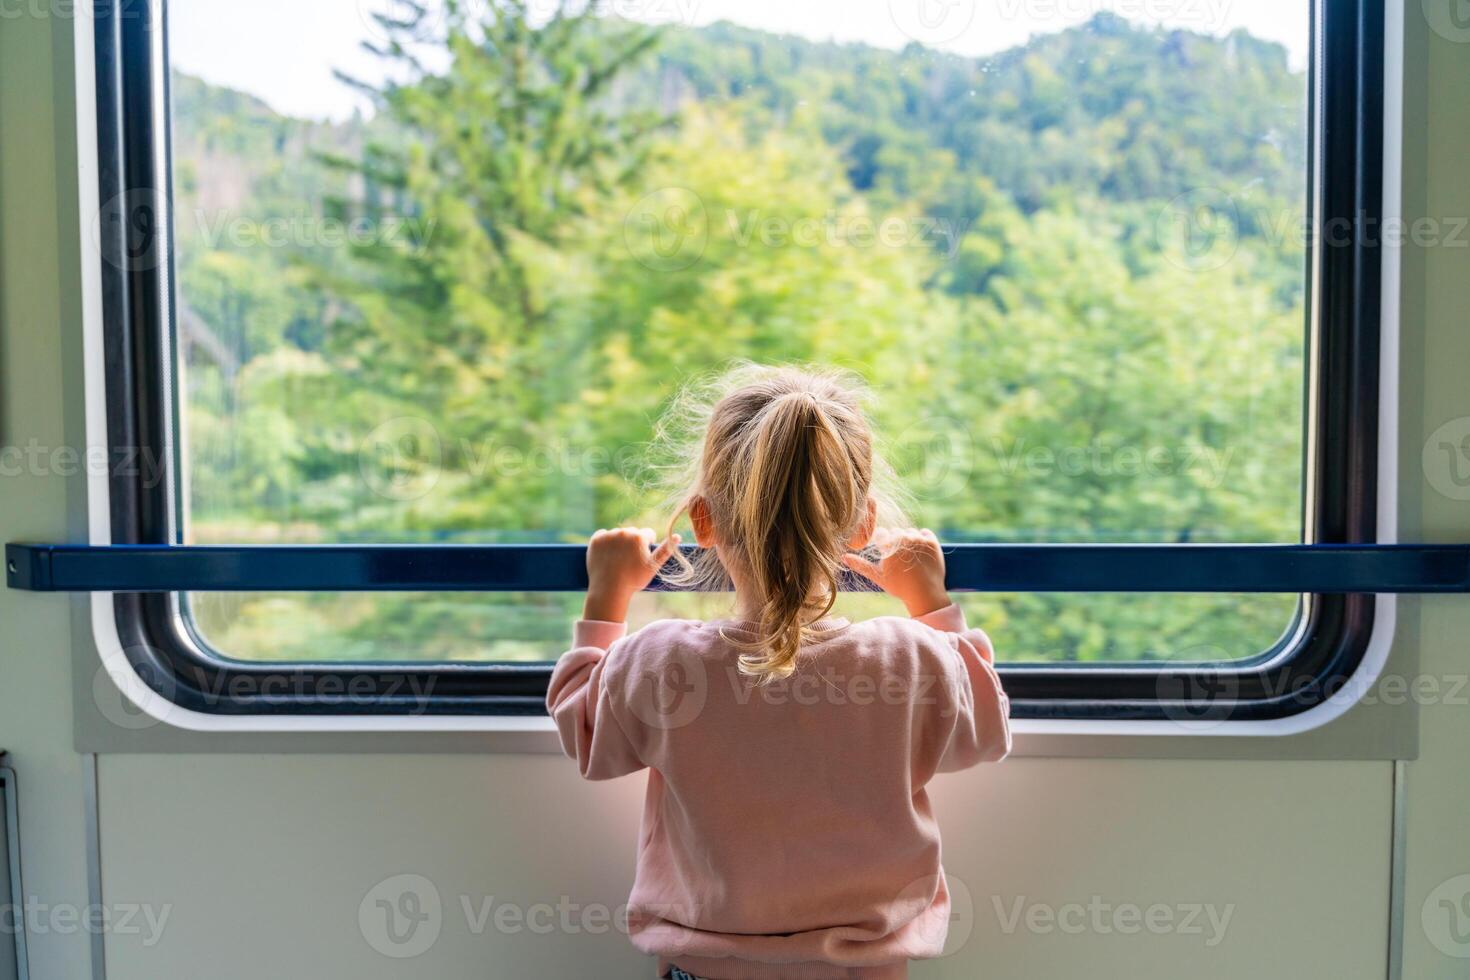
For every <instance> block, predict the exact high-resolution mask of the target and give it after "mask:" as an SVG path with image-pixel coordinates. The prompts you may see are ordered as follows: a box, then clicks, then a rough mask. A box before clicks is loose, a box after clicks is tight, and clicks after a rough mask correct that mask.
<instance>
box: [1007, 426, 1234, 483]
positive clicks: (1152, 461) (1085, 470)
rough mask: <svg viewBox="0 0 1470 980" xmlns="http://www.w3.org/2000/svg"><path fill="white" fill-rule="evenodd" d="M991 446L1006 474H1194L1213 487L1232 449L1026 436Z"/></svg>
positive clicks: (1222, 474) (1221, 476) (1227, 468)
mask: <svg viewBox="0 0 1470 980" xmlns="http://www.w3.org/2000/svg"><path fill="white" fill-rule="evenodd" d="M990 448H991V450H992V452H993V453H994V455H995V458H996V461H997V463H998V465H999V467H1000V471H1001V472H1002V473H1004V474H1005V475H1007V476H1017V475H1023V476H1041V477H1048V476H1053V475H1058V476H1065V477H1077V476H1084V475H1091V476H1103V477H1134V476H1147V477H1165V476H1180V475H1187V476H1193V477H1195V478H1196V479H1197V481H1198V484H1199V485H1200V486H1203V487H1205V488H1207V489H1211V490H1213V489H1216V488H1218V487H1221V486H1223V485H1224V483H1225V477H1226V475H1227V474H1228V473H1229V471H1230V464H1231V461H1232V460H1233V459H1234V457H1235V450H1234V448H1226V449H1223V450H1222V449H1216V448H1215V447H1213V446H1202V445H1195V446H1162V445H1152V446H1137V445H1128V444H1123V445H1113V444H1110V443H1107V442H1103V441H1101V440H1096V441H1093V442H1090V443H1088V444H1086V445H1080V446H1061V447H1053V446H1033V445H1031V444H1030V443H1029V442H1028V441H1027V440H1025V439H1017V440H1014V441H1012V442H1009V443H1007V442H1006V441H1004V440H1002V439H992V440H991V442H990Z"/></svg>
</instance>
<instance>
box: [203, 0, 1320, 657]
mask: <svg viewBox="0 0 1470 980" xmlns="http://www.w3.org/2000/svg"><path fill="white" fill-rule="evenodd" d="M491 12H492V15H493V17H492V19H486V20H470V19H462V18H460V17H457V16H451V17H450V19H449V22H448V29H447V31H446V32H445V35H444V36H443V37H442V38H438V39H437V40H434V41H431V42H429V43H428V44H427V45H425V44H421V43H414V42H410V40H409V39H410V38H411V37H412V36H413V31H414V30H415V28H414V25H412V24H401V25H394V24H391V23H386V22H385V23H384V25H383V26H384V28H385V30H386V31H387V32H388V35H389V36H390V37H394V38H397V39H398V40H396V41H390V42H388V43H385V44H384V45H383V47H382V48H381V53H382V55H383V57H384V58H385V60H386V61H387V62H388V63H389V65H390V70H389V71H388V72H386V77H388V78H391V79H397V80H398V81H396V82H390V83H383V84H378V85H365V84H363V83H362V82H358V81H354V80H350V79H344V84H354V85H357V86H359V87H360V88H362V89H363V90H364V91H367V92H369V93H370V95H371V96H372V98H373V101H374V104H375V106H376V111H375V113H374V114H373V115H372V117H371V118H360V119H354V120H352V121H350V122H346V123H343V124H339V125H330V124H322V123H310V122H305V121H301V120H295V119H290V118H286V117H282V116H279V115H277V114H276V113H274V112H272V111H271V110H270V109H268V108H267V107H266V106H264V105H263V104H261V103H259V102H258V101H256V100H253V99H251V98H250V97H248V96H245V95H243V94H240V93H235V92H230V91H225V90H221V89H218V88H213V87H211V86H208V85H206V84H204V83H202V82H200V81H198V80H196V79H192V78H188V77H186V76H176V78H175V82H174V118H175V127H176V135H175V154H176V159H177V164H176V174H177V177H176V197H177V200H178V215H179V217H178V220H177V225H178V238H179V283H180V286H179V292H180V299H181V334H182V337H183V358H184V361H185V364H186V376H187V399H188V411H187V416H186V423H187V439H188V448H189V465H188V476H189V480H190V497H191V522H192V523H191V530H190V533H191V535H192V536H193V538H194V539H196V540H200V541H238V540H248V541H260V540H308V541H317V540H340V539H351V540H421V539H428V540H457V541H512V540H544V541H551V540H577V539H579V538H580V537H581V536H583V535H585V534H586V533H587V532H588V531H590V530H592V529H594V528H596V527H598V526H601V525H607V524H612V523H618V522H623V521H627V520H631V519H637V520H641V521H644V522H649V523H660V524H661V523H662V521H661V520H660V503H661V498H660V496H659V493H658V488H657V487H656V486H654V485H653V481H652V480H651V478H650V477H651V474H652V468H651V467H650V465H649V462H650V461H649V459H648V452H647V445H646V444H647V442H648V440H649V438H650V433H651V431H652V426H653V424H654V421H655V420H656V419H657V417H658V416H659V414H660V412H661V411H662V410H663V408H664V407H665V406H666V405H667V404H668V401H669V399H670V397H671V396H672V395H673V393H674V392H675V391H676V390H677V388H678V387H679V385H680V384H682V383H684V382H686V381H688V380H689V379H691V378H692V377H695V376H698V375H700V374H702V373H705V372H709V371H711V370H717V369H719V368H720V367H721V366H722V365H724V364H726V363H728V362H729V361H730V360H731V359H733V358H739V357H744V358H750V359H754V360H757V361H763V362H775V361H781V362H785V361H803V362H822V363H835V364H839V365H842V366H845V367H848V368H851V369H854V370H856V371H858V372H860V373H861V374H863V375H864V376H865V377H866V378H868V379H869V381H870V382H871V383H872V384H873V385H874V387H875V389H876V391H877V394H878V399H879V400H878V404H877V409H876V416H877V420H878V422H879V425H880V427H881V429H882V430H883V431H884V433H885V434H886V436H887V439H888V442H889V454H890V457H891V458H892V461H893V463H894V465H895V467H896V468H897V469H898V470H899V473H900V475H901V477H903V478H904V481H905V482H906V483H907V485H908V486H909V488H910V490H911V492H912V496H913V499H912V501H911V502H910V509H911V511H912V513H913V516H914V518H915V519H916V520H917V521H919V522H921V523H924V524H927V525H929V526H932V527H934V528H935V529H936V530H941V531H942V535H943V536H944V537H947V538H949V539H951V540H966V539H969V540H996V539H1006V540H1015V539H1019V540H1066V541H1093V540H1117V541H1242V540H1249V541H1256V540H1291V539H1293V538H1295V537H1296V536H1297V535H1298V533H1299V525H1300V516H1299V512H1300V499H1301V497H1300V487H1299V483H1300V467H1301V463H1300V461H1301V455H1302V453H1301V428H1302V426H1301V403H1302V376H1303V350H1302V335H1303V329H1302V324H1303V319H1304V314H1303V309H1302V294H1303V288H1302V283H1303V274H1302V262H1303V256H1302V250H1301V247H1300V242H1299V241H1293V240H1291V238H1290V236H1289V235H1283V234H1282V233H1281V230H1282V229H1283V228H1290V227H1293V222H1296V223H1297V225H1299V223H1300V220H1301V217H1300V216H1301V213H1302V202H1303V198H1304V181H1303V175H1304V173H1305V165H1304V161H1303V158H1302V152H1303V151H1302V147H1303V145H1304V140H1303V116H1304V112H1305V89H1304V80H1303V78H1302V77H1301V75H1300V74H1296V73H1292V72H1291V71H1289V70H1288V66H1287V64H1286V58H1285V54H1284V52H1283V51H1282V49H1281V48H1279V47H1278V46H1275V45H1272V44H1268V43H1265V42H1262V41H1259V40H1256V39H1254V38H1252V37H1250V36H1248V35H1246V34H1244V33H1239V32H1237V33H1236V34H1232V35H1231V36H1229V37H1228V38H1225V39H1223V40H1221V39H1213V38H1208V37H1203V36H1199V35H1194V34H1190V33H1187V32H1166V31H1161V30H1145V29H1140V28H1136V27H1133V26H1130V25H1129V24H1128V23H1126V22H1124V21H1122V20H1120V19H1118V18H1115V17H1111V16H1106V15H1104V16H1099V17H1098V18H1096V19H1094V20H1093V21H1091V22H1090V23H1089V24H1087V25H1086V26H1084V27H1081V28H1077V29H1073V30H1068V31H1063V32H1061V33H1059V34H1054V35H1048V36H1042V37H1039V38H1037V39H1035V40H1034V41H1032V42H1031V43H1030V44H1028V45H1026V46H1025V47H1023V48H1019V49H1016V50H1013V51H1009V52H1005V53H1003V54H1000V55H998V56H995V57H993V58H989V59H984V60H976V59H966V58H959V57H956V56H951V55H946V54H940V53H937V52H934V51H931V50H928V49H925V48H922V47H919V46H917V45H914V46H910V47H909V48H907V49H905V50H903V51H900V52H891V51H884V50H878V49H872V48H865V47H860V46H851V45H847V46H840V45H833V44H817V43H812V42H808V41H804V40H799V39H794V38H787V37H776V36H772V35H769V34H763V33H760V32H756V31H751V30H747V29H743V28H738V27H734V26H731V25H727V24H719V25H715V26H712V27H709V28H705V29H700V30H678V29H663V30H653V29H648V28H644V27H640V26H635V25H630V24H625V23H620V22H614V21H610V20H606V19H600V18H597V17H593V16H588V15H575V14H565V15H563V16H560V17H556V18H553V19H552V20H551V21H550V22H549V23H546V24H543V25H541V26H538V27H532V26H531V25H530V24H529V23H528V22H527V18H526V16H525V15H524V13H523V11H522V10H521V9H520V8H519V7H517V6H516V5H515V4H513V3H507V4H502V5H492V7H491ZM425 47H431V48H434V49H436V58H435V59H433V63H436V64H437V63H439V62H440V61H442V62H443V64H444V67H443V68H442V69H438V70H433V71H428V70H425V69H423V68H422V64H424V63H426V62H427V61H428V60H429V59H424V58H423V52H424V48H425ZM272 219H275V222H276V224H274V225H271V224H270V223H269V222H270V221H271V220H272ZM578 601H579V599H578V598H577V597H572V596H544V595H542V596H499V597H496V596H490V597H487V596H456V595H440V596H430V597H394V596H357V597H336V596H305V597H303V596H277V597H271V596H248V597H246V596H223V597H221V596H212V597H211V596H200V597H195V600H194V607H195V611H196V614H197V616H198V617H199V619H200V621H201V625H202V626H203V629H204V631H205V633H206V635H208V636H209V637H210V638H211V639H212V640H213V641H215V642H216V643H217V644H218V645H219V646H220V647H221V648H222V649H224V650H226V651H227V652H229V653H231V654H233V655H236V656H243V657H252V658H255V657H275V658H298V657H310V658H340V659H355V658H367V659H423V658H456V659H473V658H487V657H488V658H524V657H532V658H534V657H544V656H550V655H554V654H555V653H556V652H557V650H558V647H559V644H560V643H561V642H562V640H563V638H564V637H565V635H566V630H567V625H566V624H567V619H568V618H569V616H570V615H571V614H572V611H573V610H574V609H575V608H576V604H577V602H578ZM720 601H721V600H719V599H718V598H714V597H702V598H701V597H672V598H670V597H665V598H662V599H654V598H652V597H649V598H648V599H647V600H646V601H645V603H644V605H643V608H642V609H641V610H640V615H644V616H652V615H660V614H670V613H671V612H672V613H677V614H686V613H689V614H697V613H709V612H711V611H712V610H715V609H716V608H717V606H718V604H719V602H720ZM845 603H846V605H847V606H848V608H849V609H850V610H851V611H852V612H854V613H856V614H860V615H865V614H869V613H872V612H875V611H884V612H886V611H891V610H890V609H889V607H888V606H887V605H886V600H884V599H881V598H876V597H854V598H850V599H848V600H845ZM966 603H967V605H968V607H969V608H970V609H971V615H972V617H973V618H974V619H975V620H976V621H978V622H981V623H983V624H984V625H986V626H987V627H988V628H990V629H992V631H993V632H994V634H995V635H996V637H997V645H998V647H999V648H1000V649H1001V651H1002V656H1008V657H1010V658H1012V659H1026V660H1037V659H1040V660H1109V659H1112V660H1117V659H1139V658H1174V659H1199V658H1205V659H1214V658H1237V657H1245V656H1250V655H1253V654H1254V653H1256V652H1258V651H1259V650H1261V649H1264V648H1265V647H1266V646H1268V645H1269V644H1270V643H1271V642H1272V641H1274V640H1275V639H1276V637H1277V636H1278V635H1279V634H1280V632H1281V631H1282V630H1283V629H1284V628H1285V627H1286V625H1287V623H1288V621H1289V619H1290V616H1291V611H1292V609H1293V600H1291V599H1290V598H1288V597H1265V598H1251V599H1238V598H1235V597H1184V598H1177V599H1169V600H1167V601H1152V600H1144V599H1139V598H1137V597H1116V596H1093V597H1059V596H986V597H972V598H969V599H967V600H966Z"/></svg>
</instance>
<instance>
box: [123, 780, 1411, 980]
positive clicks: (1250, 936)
mask: <svg viewBox="0 0 1470 980" xmlns="http://www.w3.org/2000/svg"><path fill="white" fill-rule="evenodd" d="M771 764H772V765H780V760H779V759H773V760H771ZM1391 779H1392V763H1384V762H1360V763H1353V762H1338V763H1310V762H1283V763H1257V762H1250V763H1247V762H1234V763H1230V762H1226V763H1209V764H1203V765H1202V764H1199V763H1195V762H1183V761H1180V762H1142V761H1123V760H1117V761H1113V760H1109V761H1081V760H1078V761H1067V760H1021V761H1017V762H1013V763H1006V764H1004V765H1001V766H995V767H991V768H989V769H981V770H977V771H974V772H971V773H965V774H958V775H954V776H947V777H942V778H941V779H940V780H939V781H938V782H937V783H936V792H935V796H936V801H937V807H938V810H939V813H940V817H941V820H942V821H943V826H944V828H945V864H946V866H947V867H948V870H949V873H950V875H951V877H952V879H953V881H954V885H953V887H954V889H955V891H956V893H957V894H958V895H959V896H961V897H960V898H959V899H958V900H957V901H956V904H955V917H954V919H953V921H952V923H951V927H950V928H951V936H952V940H953V941H954V942H953V943H952V955H950V956H949V957H947V958H946V959H944V960H942V961H939V962H936V963H930V964H924V965H922V966H919V967H916V968H915V970H914V971H913V975H914V976H915V977H916V978H940V977H947V978H954V980H971V978H974V977H977V976H983V977H985V978H987V980H1036V978H1041V977H1047V978H1050V977H1056V978H1064V977H1104V978H1112V977H1118V978H1123V977H1127V978H1130V980H1178V978H1180V977H1185V976H1187V977H1189V978H1191V980H1208V978H1219V980H1241V978H1243V977H1259V978H1278V977H1279V978H1283V980H1287V978H1297V977H1331V978H1333V980H1359V978H1361V980H1370V978H1371V980H1381V978H1382V977H1383V976H1384V964H1385V962H1386V957H1387V937H1388V929H1387V911H1388V881H1389V865H1388V860H1389V852H1388V848H1387V846H1386V844H1387V841H1388V839H1389V836H1390V835H1389V824H1390V820H1391V812H1390V801H1391V786H1390V783H1391ZM99 782H100V798H101V812H102V827H103V835H102V854H103V880H104V881H105V882H106V883H107V892H108V896H109V900H110V901H127V902H136V903H144V904H145V905H151V906H154V907H158V908H164V907H168V906H172V912H171V915H170V917H169V919H168V920H167V923H166V927H165V929H164V930H163V933H162V939H161V941H159V942H157V943H155V944H153V945H151V946H150V945H149V943H148V939H149V936H148V935H147V934H146V933H145V934H141V935H133V936H126V937H123V936H115V937H111V938H110V940H109V944H108V957H107V959H108V976H109V978H110V980H160V978H184V977H192V976H195V975H197V973H196V971H197V969H198V966H199V964H201V963H209V964H211V966H210V970H209V975H210V978H211V980H258V978H260V977H266V976H269V977H282V978H286V977H292V978H298V977H299V978H307V977H310V978H313V980H331V978H342V980H348V978H351V980H374V978H384V980H388V978H399V977H403V976H410V975H411V976H416V977H425V978H435V980H447V978H461V977H463V978H471V977H474V978H494V980H523V978H531V977H556V978H570V977H578V976H586V977H598V978H605V980H625V978H626V980H634V978H643V977H651V976H652V975H653V971H652V969H651V966H650V963H649V961H648V960H646V959H644V958H643V957H640V956H639V955H637V954H635V953H634V952H633V951H632V949H631V948H630V947H629V945H628V943H627V940H626V939H625V938H624V937H623V936H621V935H620V934H618V933H617V932H615V931H613V930H612V929H610V928H609V927H607V926H606V924H605V921H606V920H605V918H603V917H602V916H605V915H607V914H609V913H610V912H611V911H612V910H615V909H616V908H617V907H618V906H620V905H621V904H622V903H623V902H624V901H626V898H627V890H628V885H629V883H630V881H631V875H632V865H633V853H634V845H635V842H636V840H637V830H638V814H639V810H640V806H641V803H642V783H643V780H642V778H641V777H634V778H628V779H624V780H620V781H617V782H613V783H596V784H593V783H583V782H582V781H581V780H580V779H579V777H578V776H577V774H576V770H575V767H574V766H573V765H572V764H570V763H569V762H568V761H567V760H564V759H558V758H554V757H548V756H510V755H501V756H486V757H479V758H476V757H472V756H463V755H455V756H402V755H400V756H389V757H370V756H311V755H306V756H299V755H298V756H259V757H250V756H219V755H207V756H185V757H166V756H156V755H150V756H104V757H102V758H101V760H100V763H99ZM854 860H859V861H860V860H861V856H860V855H854ZM404 874H412V875H419V876H422V877H423V878H424V879H426V880H427V882H429V883H431V884H432V890H431V889H430V888H429V887H428V886H426V885H424V884H423V883H419V885H418V886H417V887H418V891H419V893H420V894H421V895H423V896H426V897H428V896H431V895H432V894H433V893H437V896H438V900H439V908H440V913H439V916H438V918H437V919H433V920H429V921H427V922H426V923H425V924H424V926H423V928H426V929H430V928H433V927H434V926H435V925H437V926H438V928H439V935H438V938H437V941H435V942H434V943H433V945H432V946H430V947H429V948H428V949H427V951H425V952H423V953H422V955H420V956H418V957H416V958H414V959H412V960H407V961H404V960H398V959H393V958H390V957H388V956H385V955H383V954H382V953H380V952H379V951H377V949H375V948H374V943H375V942H376V943H378V944H379V945H382V946H386V947H387V948H389V949H393V948H395V947H393V946H392V945H391V944H390V943H388V942H387V940H386V939H385V938H384V937H385V933H384V932H383V929H384V928H385V921H386V920H385V919H384V918H383V915H384V913H383V910H381V909H380V908H378V907H376V905H375V901H376V898H377V897H379V896H381V895H382V894H383V892H381V891H379V892H374V889H375V888H377V887H378V886H379V884H380V883H381V882H384V881H385V880H387V879H392V878H395V877H396V876H399V875H404ZM386 887H387V888H388V889H390V891H389V894H393V895H396V894H397V890H396V885H395V884H393V883H390V884H389V885H388V886H386ZM370 892H372V893H373V896H374V901H373V902H369V907H368V908H367V909H366V910H365V911H364V912H363V916H364V917H363V918H362V919H361V920H360V918H359V913H360V906H361V905H362V903H363V901H364V899H365V897H366V896H368V895H369V893H370ZM431 905H432V898H431V897H430V898H428V900H427V901H424V902H422V903H421V905H420V907H421V908H425V909H427V908H430V907H431ZM1152 906H1162V907H1163V909H1165V910H1167V911H1157V910H1156V911H1154V912H1153V915H1155V916H1156V928H1159V929H1160V932H1161V933H1162V934H1159V935H1155V934H1151V933H1150V932H1149V930H1148V929H1147V928H1146V927H1143V926H1142V925H1141V924H1140V923H1141V921H1142V920H1140V919H1138V916H1140V915H1141V914H1142V913H1143V912H1144V911H1146V910H1149V909H1150V907H1152ZM502 907H504V908H505V909H506V911H504V912H500V911H499V910H500V909H501V908H502ZM1212 914H1213V916H1214V918H1213V919H1212V918H1211V915H1212ZM522 915H524V916H526V917H527V918H526V919H524V920H523V919H522V918H521V916H522ZM1165 915H1167V916H1169V917H1170V918H1171V919H1172V923H1171V924H1170V925H1168V926H1167V927H1164V926H1162V925H1161V924H1162V923H1163V916H1165ZM1018 916H1019V918H1018ZM1050 916H1056V917H1057V918H1055V919H1052V918H1050ZM497 923H500V926H499V927H497ZM401 925H402V928H404V929H405V930H406V929H407V920H406V919H403V920H401ZM533 927H534V928H533ZM402 948H404V949H407V948H408V947H407V946H405V947H402Z"/></svg>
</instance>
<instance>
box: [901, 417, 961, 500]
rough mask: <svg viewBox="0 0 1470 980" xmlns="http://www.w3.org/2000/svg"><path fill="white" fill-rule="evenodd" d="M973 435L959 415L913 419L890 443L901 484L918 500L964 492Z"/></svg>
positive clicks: (943, 497) (951, 495)
mask: <svg viewBox="0 0 1470 980" xmlns="http://www.w3.org/2000/svg"><path fill="white" fill-rule="evenodd" d="M975 457H976V453H975V439H974V437H973V436H972V435H971V434H970V429H969V427H968V426H967V425H965V424H964V423H963V422H961V421H960V420H959V419H954V418H948V417H945V416H931V417H929V418H923V419H920V420H919V421H917V422H915V423H913V424H912V425H910V426H908V427H907V428H906V429H904V430H903V432H902V433H900V434H899V436H898V438H897V439H895V440H894V441H893V445H892V446H891V447H890V460H891V462H892V463H893V466H894V468H895V469H896V470H897V471H898V472H899V473H901V474H903V483H904V487H905V488H907V489H908V491H909V492H910V493H912V494H913V495H914V496H915V497H916V498H918V499H919V500H950V499H953V498H954V497H956V496H958V495H959V494H961V493H964V492H965V490H966V489H968V487H969V485H970V476H971V475H972V474H973V473H974V471H975V461H976V458H975Z"/></svg>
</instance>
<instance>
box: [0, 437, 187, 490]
mask: <svg viewBox="0 0 1470 980" xmlns="http://www.w3.org/2000/svg"><path fill="white" fill-rule="evenodd" d="M167 475H168V468H167V465H166V464H165V463H164V461H163V459H162V458H161V457H160V455H159V453H157V452H155V451H154V450H152V449H149V448H140V447H136V446H131V447H129V446H120V447H116V448H108V447H106V446H88V447H86V448H79V447H77V446H52V445H48V444H46V443H43V442H41V441H40V440H39V439H35V438H32V439H30V440H28V441H27V442H26V444H25V445H23V446H0V478H4V477H22V476H25V477H63V478H66V477H74V476H106V477H117V478H120V479H126V480H133V481H137V482H138V483H140V484H141V485H142V487H143V488H144V489H149V490H151V489H154V488H156V487H158V486H159V485H160V484H162V482H163V480H164V478H165V477H166V476H167Z"/></svg>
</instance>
